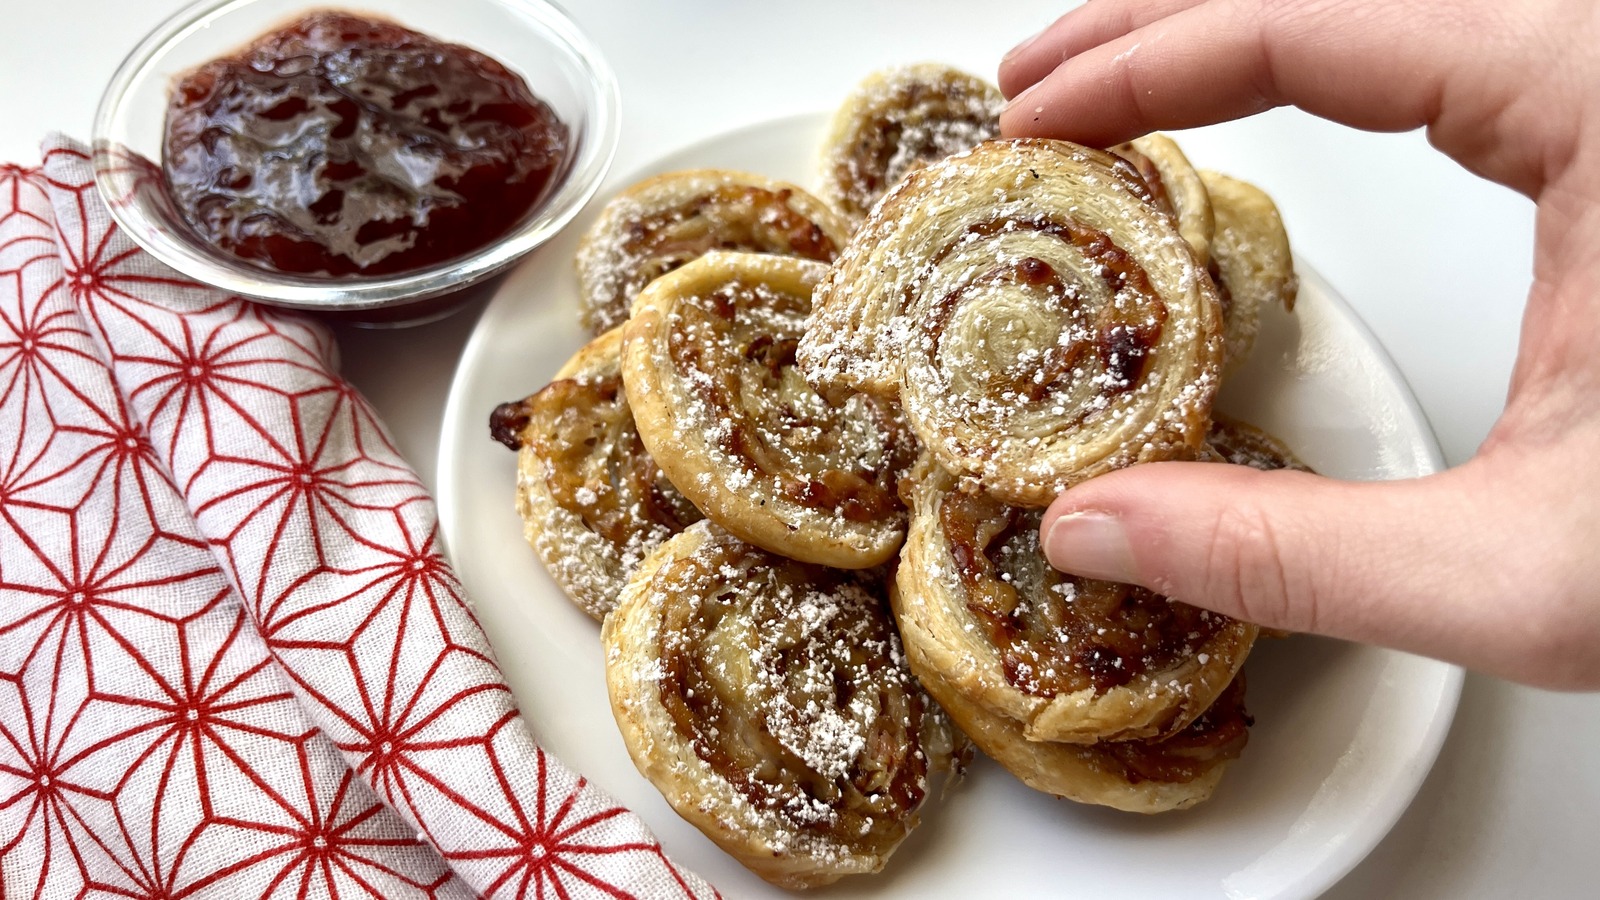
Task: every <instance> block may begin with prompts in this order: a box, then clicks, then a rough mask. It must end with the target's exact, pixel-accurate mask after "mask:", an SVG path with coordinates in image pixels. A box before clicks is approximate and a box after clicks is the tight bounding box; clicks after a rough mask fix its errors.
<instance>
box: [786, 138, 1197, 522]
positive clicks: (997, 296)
mask: <svg viewBox="0 0 1600 900" xmlns="http://www.w3.org/2000/svg"><path fill="white" fill-rule="evenodd" d="M815 302H816V310H815V314H814V316H813V317H812V322H811V325H810V327H809V328H808V330H807V331H806V334H805V337H804V338H803V339H802V340H801V343H800V349H799V355H798V358H799V361H800V364H801V366H802V368H803V370H804V371H805V373H806V375H807V377H808V378H809V379H811V381H812V383H813V384H816V385H818V387H819V389H820V390H822V391H823V392H824V393H826V394H828V395H829V396H840V395H844V394H848V392H849V391H850V390H852V389H854V390H860V391H866V392H869V393H874V394H879V395H887V396H895V395H898V397H899V398H900V401H901V404H902V406H903V408H904V412H905V416H906V420H907V422H908V423H909V424H910V426H911V428H912V430H913V431H914V432H915V433H916V435H917V437H918V439H919V440H920V441H921V442H922V443H923V445H925V446H926V447H927V448H928V449H929V450H930V451H931V452H932V453H933V454H934V456H935V457H936V458H937V460H938V462H939V464H940V465H941V466H942V467H943V468H945V469H946V470H948V471H951V472H954V473H956V474H958V475H962V476H965V477H968V478H972V479H976V480H977V481H979V482H981V483H982V484H983V485H984V487H985V489H986V490H989V491H991V492H992V493H994V494H995V495H996V496H998V497H999V498H1001V499H1003V500H1005V501H1006V502H1008V503H1011V504H1014V505H1018V506H1043V505H1045V504H1047V503H1048V502H1049V501H1050V500H1051V499H1052V498H1053V497H1054V496H1055V495H1056V494H1057V493H1059V492H1060V491H1061V490H1062V489H1063V488H1065V487H1067V486H1069V485H1071V484H1075V483H1077V482H1079V481H1082V480H1083V479H1085V478H1089V477H1091V476H1094V475H1097V474H1100V473H1102V472H1106V471H1109V470H1111V469H1114V468H1118V467H1121V466H1124V465H1129V464H1132V463H1135V462H1141V461H1146V460H1155V459H1169V458H1181V457H1188V456H1192V455H1193V454H1195V453H1197V452H1198V451H1199V449H1200V446H1201V444H1202V442H1203V440H1204V438H1205V430H1206V426H1207V423H1208V421H1209V413H1210V409H1211V403H1212V399H1213V397H1214V395H1215V392H1216V387H1217V375H1218V369H1219V367H1220V365H1221V360H1222V340H1221V335H1222V321H1221V314H1220V310H1219V306H1218V300H1217V295H1216V290H1215V288H1214V287H1213V286H1212V284H1211V279H1210V278H1208V277H1207V276H1206V273H1205V270H1204V269H1203V268H1202V267H1201V266H1200V265H1199V264H1198V262H1197V261H1196V259H1195V255H1194V251H1193V250H1192V249H1191V248H1190V246H1189V245H1188V243H1187V242H1185V241H1184V240H1183V238H1182V237H1181V236H1180V235H1179V234H1178V231H1177V229H1176V228H1175V226H1174V224H1173V220H1172V218H1171V217H1170V216H1169V215H1167V214H1166V213H1164V212H1162V211H1161V210H1160V209H1158V208H1157V207H1156V206H1155V205H1154V203H1153V200H1152V196H1151V193H1150V190H1149V188H1148V187H1147V186H1146V184H1145V182H1144V181H1143V179H1142V178H1140V177H1139V175H1138V173H1137V172H1136V171H1134V169H1133V167H1132V165H1131V164H1129V163H1128V162H1127V161H1126V160H1123V159H1121V158H1119V157H1116V156H1114V155H1111V154H1108V153H1104V152H1101V151H1098V150H1090V149H1087V148H1084V147H1079V146H1077V145H1074V144H1068V143H1064V142H1058V141H1044V140H1015V141H990V142H988V143H984V144H981V145H979V146H978V147H976V148H975V149H973V150H972V151H971V152H970V153H966V154H961V155H958V156H954V157H951V158H949V159H946V160H944V161H942V162H938V163H934V164H933V165H930V166H928V167H927V168H924V169H921V170H919V171H917V172H914V173H912V174H911V175H910V176H909V177H907V178H906V180H904V181H902V182H901V183H900V185H899V187H897V188H896V189H895V190H894V191H893V192H891V193H890V194H889V195H888V196H887V197H885V198H884V200H883V202H882V203H880V204H879V205H878V207H877V208H876V209H874V210H873V213H872V215H871V216H870V217H869V218H868V220H867V222H866V223H865V224H864V225H862V227H861V228H860V229H859V230H858V231H857V232H856V234H855V236H854V237H853V238H852V240H851V243H850V245H849V246H848V247H846V249H845V251H844V253H843V254H841V255H840V257H839V260H838V261H837V262H836V263H835V265H834V267H833V268H832V269H831V270H830V272H829V275H828V278H827V280H825V281H824V282H823V283H822V284H821V285H819V286H818V288H817V293H816V298H815Z"/></svg>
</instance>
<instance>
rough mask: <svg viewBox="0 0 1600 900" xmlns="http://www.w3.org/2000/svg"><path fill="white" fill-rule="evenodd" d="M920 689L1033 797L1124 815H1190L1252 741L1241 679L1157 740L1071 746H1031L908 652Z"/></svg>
mask: <svg viewBox="0 0 1600 900" xmlns="http://www.w3.org/2000/svg"><path fill="white" fill-rule="evenodd" d="M906 654H907V657H908V659H909V660H910V661H911V665H912V668H913V670H917V671H922V672H924V673H927V674H924V675H922V676H921V677H920V681H921V683H922V686H923V688H924V689H925V690H926V691H927V692H928V696H930V697H932V698H933V699H934V700H935V701H936V702H937V703H938V704H939V705H940V706H941V707H943V708H944V710H945V712H946V714H948V715H949V716H950V720H951V721H952V722H954V723H955V725H956V727H958V728H960V729H961V731H962V732H963V733H965V734H966V735H967V737H969V738H971V739H972V742H973V744H975V745H976V746H977V748H978V749H979V750H982V751H983V752H984V754H985V755H987V756H988V757H989V758H990V759H993V760H994V761H995V762H997V763H999V764H1000V766H1001V767H1002V768H1004V769H1006V770H1007V771H1009V772H1010V773H1011V774H1013V775H1015V776H1016V777H1017V779H1018V780H1019V781H1021V782H1022V783H1023V784H1026V785H1027V786H1028V787H1031V788H1033V789H1034V790H1037V791H1044V792H1045V793H1047V794H1054V795H1055V796H1057V797H1064V798H1066V799H1068V800H1074V801H1077V802H1079V803H1093V804H1097V805H1100V806H1109V807H1112V808H1113V809H1120V810H1123V811H1125V812H1137V813H1160V812H1168V811H1171V810H1176V809H1187V808H1188V807H1191V806H1193V805H1195V804H1196V803H1199V802H1201V801H1203V800H1206V799H1208V798H1209V797H1210V796H1211V794H1212V792H1213V791H1214V790H1215V789H1216V786H1217V783H1218V782H1219V781H1221V779H1222V774H1223V771H1224V770H1225V769H1226V768H1227V765H1228V763H1230V762H1232V761H1233V760H1235V759H1237V758H1238V757H1239V754H1240V753H1241V752H1243V750H1244V746H1245V744H1246V742H1247V741H1248V740H1249V738H1250V733H1249V730H1248V729H1249V726H1250V724H1251V719H1250V716H1249V715H1248V714H1247V713H1246V712H1245V709H1244V676H1243V675H1242V674H1241V675H1239V676H1238V677H1236V678H1235V679H1234V681H1233V683H1232V684H1231V685H1230V686H1229V687H1228V688H1227V689H1226V690H1224V691H1223V693H1222V695H1221V696H1220V697H1218V698H1217V700H1216V702H1214V703H1213V704H1212V705H1211V706H1210V708H1208V709H1207V710H1206V711H1205V712H1203V713H1201V714H1200V716H1199V717H1198V718H1196V719H1195V720H1194V721H1193V722H1191V723H1189V725H1188V726H1187V727H1185V728H1184V729H1183V730H1182V731H1179V732H1178V733H1177V734H1174V735H1172V736H1171V737H1168V738H1166V739H1164V740H1160V741H1107V742H1101V743H1096V744H1069V743H1060V742H1055V741H1034V740H1029V739H1028V738H1027V737H1026V736H1024V734H1023V729H1022V726H1021V725H1020V724H1019V723H1017V722H1016V721H1015V720H1013V719H1008V718H1006V717H1005V716H1001V715H997V714H995V713H993V712H990V711H989V710H988V709H986V708H984V706H983V705H982V704H980V703H977V702H975V701H973V700H971V699H969V698H968V697H966V696H965V695H963V694H962V693H961V692H960V691H959V690H957V689H956V688H955V687H953V686H952V685H950V684H949V683H948V682H946V681H944V680H942V679H941V678H939V677H938V676H937V674H934V673H933V672H932V670H931V669H930V668H929V666H928V664H927V661H926V660H923V659H922V658H921V657H920V655H919V650H918V649H917V648H915V647H914V646H911V645H907V647H906Z"/></svg>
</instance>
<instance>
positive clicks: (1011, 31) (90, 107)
mask: <svg viewBox="0 0 1600 900" xmlns="http://www.w3.org/2000/svg"><path fill="white" fill-rule="evenodd" d="M441 2H448V0H441ZM182 5H184V3H183V0H134V2H129V0H54V2H48V3H41V2H36V0H0V10H3V14H0V22H3V23H4V26H3V27H4V31H5V34H4V40H3V42H0V47H3V49H0V161H7V160H9V161H16V162H25V163H32V162H34V161H36V160H37V144H38V140H39V138H40V137H41V136H42V135H43V134H44V133H45V132H46V131H48V130H51V129H58V130H63V131H67V132H69V133H72V134H75V135H79V136H83V137H87V134H88V130H89V124H90V120H91V117H92V115H93V112H94V107H95V104H96V102H97V101H98V99H99V95H100V90H101V88H102V87H103V85H104V83H105V82H106V80H107V79H108V78H109V77H110V75H111V73H112V71H113V70H114V69H115V67H116V65H117V64H118V62H119V61H120V60H121V58H122V56H123V55H124V54H125V53H126V51H127V50H128V49H130V48H131V47H132V46H133V44H134V43H135V42H136V41H137V39H138V38H139V37H140V36H141V35H142V34H143V33H144V32H145V31H147V30H148V29H149V28H150V27H151V26H153V25H154V24H155V23H156V22H157V21H158V20H159V19H160V18H163V17H165V16H166V15H167V14H169V13H170V12H171V11H173V10H176V9H177V8H179V7H180V6H182ZM349 5H351V6H355V7H359V6H360V5H361V4H360V2H359V0H355V2H352V3H350V4H349ZM372 5H373V6H376V7H381V0H374V2H373V4H372ZM1070 5H1071V0H1043V2H1040V0H1010V2H1007V3H1004V4H999V3H996V4H978V3H974V2H971V0H965V2H956V0H916V2H912V0H897V2H867V0H807V2H804V3H789V4H782V3H764V2H749V0H745V2H739V0H694V2H689V0H679V2H673V3H664V2H635V3H627V2H624V0H568V6H569V8H570V9H571V12H572V13H573V15H574V17H575V18H576V19H577V20H578V21H579V23H580V24H581V25H582V26H583V27H584V28H586V29H587V30H588V31H589V32H590V34H591V35H592V36H593V37H594V38H595V40H596V41H597V42H598V43H599V45H600V47H601V48H602V50H603V51H604V52H605V54H606V55H607V56H608V58H609V59H610V61H611V64H612V66H613V67H614V68H615V69H616V72H617V76H618V79H619V81H620V82H621V85H622V95H623V127H622V143H621V146H620V148H619V150H618V153H617V159H616V164H615V166H614V167H613V170H612V171H613V173H614V175H613V178H614V179H616V180H620V179H623V178H626V176H627V174H628V173H629V172H630V171H631V170H632V169H634V168H636V167H638V166H640V165H642V164H644V163H645V162H647V161H648V160H650V159H651V158H653V157H655V156H657V155H659V154H661V153H663V152H665V151H668V150H671V149H674V148H677V147H680V146H683V145H685V144H688V143H691V142H693V141H695V140H698V139H700V138H703V137H706V136H708V135H712V134H715V133H717V132H719V131H723V130H725V129H728V128H732V127H736V126H739V125H744V124H748V123H750V122H754V121H759V120H762V119H766V118H772V117H776V116H782V115H788V114H791V113H797V112H805V111H812V110H819V109H831V108H833V107H834V106H835V105H836V104H837V103H838V101H839V99H840V98H841V97H842V96H843V95H844V93H845V92H846V91H847V90H848V89H849V88H850V86H851V85H852V84H854V83H855V81H857V80H858V79H859V78H860V77H861V76H863V75H864V74H865V73H867V72H868V71H870V70H872V69H874V68H877V67H881V66H884V65H889V64H893V63H899V62H908V61H914V60H922V59H931V60H942V61H947V62H951V63H954V64H956V65H960V66H963V67H965V68H968V69H969V70H971V71H973V72H976V73H980V74H985V75H992V73H993V72H994V68H995V65H996V64H997V62H998V60H999V58H1000V56H1001V54H1002V53H1003V52H1004V51H1005V50H1006V49H1007V48H1008V47H1010V46H1011V44H1012V43H1014V42H1015V41H1016V40H1017V39H1019V38H1021V37H1022V36H1024V35H1026V34H1028V33H1031V32H1032V31H1034V30H1036V29H1037V28H1039V27H1042V26H1043V25H1045V24H1046V23H1048V22H1049V21H1050V20H1051V19H1052V18H1053V17H1054V16H1055V15H1056V14H1058V13H1059V12H1061V11H1064V10H1065V9H1066V8H1067V7H1068V6H1070ZM980 8H981V9H982V11H980ZM1181 140H1182V143H1183V145H1184V148H1185V150H1186V151H1187V152H1188V154H1189V156H1190V157H1191V158H1192V159H1193V160H1194V161H1195V162H1196V164H1198V165H1201V166H1204V167H1214V168H1219V169H1224V170H1227V171H1231V172H1233V173H1234V174H1238V175H1242V176H1244V177H1246V178H1249V179H1250V180H1252V181H1255V182H1257V183H1259V184H1261V185H1262V186H1263V187H1265V188H1266V189H1267V190H1268V191H1269V192H1270V193H1272V194H1273V195H1274V196H1275V198H1276V199H1277V200H1278V203H1279V205H1280V206H1281V207H1282V209H1283V214H1284V218H1285V220H1286V223H1287V226H1288V228H1289V232H1290V236H1291V238H1292V239H1293V241H1294V245H1295V249H1296V250H1297V251H1298V252H1299V253H1300V254H1301V255H1302V256H1303V258H1304V259H1306V260H1307V261H1309V262H1310V263H1311V264H1312V265H1313V266H1315V267H1316V268H1317V269H1318V270H1319V271H1320V272H1322V274H1323V275H1325V276H1326V277H1327V278H1328V279H1329V281H1331V282H1332V283H1333V285H1334V286H1335V287H1336V288H1337V289H1338V290H1339V291H1340V292H1341V293H1342V294H1343V295H1344V296H1345V297H1346V298H1347V299H1348V300H1349V301H1350V302H1351V304H1352V305H1353V306H1354V307H1355V308H1356V310H1357V311H1359V312H1360V314H1361V315H1362V317H1363V318H1365V319H1366V321H1367V323H1368V324H1369V325H1371V327H1372V329H1373V331H1374V332H1376V334H1377V335H1378V337H1379V339H1380V340H1381V341H1382V342H1383V343H1384V345H1385V346H1387V347H1388V349H1389V351H1390V353H1392V354H1393V356H1394V358H1395V359H1396V361H1397V362H1398V363H1399V366H1400V369H1401V370H1402V371H1403V372H1404V373H1405V376H1406V378H1407V379H1408V380H1409V382H1410V384H1411V386H1412V388H1413V389H1414V391H1415V392H1416V394H1417V397H1418V398H1419V399H1420V401H1421V403H1422V407H1423V409H1424V410H1425V411H1426V413H1427V415H1428V417H1429V420H1430V421H1431V422H1432V424H1433V427H1434V430H1435V432H1436V433H1437V434H1438V436H1439V440H1440V443H1441V445H1442V446H1443V448H1444V453H1445V457H1446V458H1447V459H1448V460H1449V461H1450V462H1452V463H1458V462H1461V461H1462V460H1464V459H1466V458H1468V457H1469V456H1471V455H1472V453H1473V451H1474V449H1475V448H1476V447H1477V445H1478V443H1479V442H1480V441H1481V440H1482V439H1483V437H1484V435H1485V434H1486V433H1487V432H1488V429H1489V427H1490V425H1491V424H1492V423H1493V421H1494V419H1495V417H1496V416H1497V415H1498V414H1499V411H1500V408H1501V405H1502V401H1503V397H1504V394H1505V390H1506V384H1507V380H1508V376H1509V373H1510V370H1511V363H1512V360H1513V357H1514V353H1515V348H1516V336H1517V329H1518V323H1519V320H1520V317H1521V310H1522V304H1523V298H1524V296H1525V294H1526V291H1527V288H1528V284H1529V281H1530V274H1529V273H1530V269H1531V258H1532V254H1531V247H1532V236H1533V206H1532V204H1531V203H1529V202H1528V201H1527V200H1526V199H1525V198H1523V197H1520V196H1518V195H1515V194H1513V193H1511V192H1510V191H1507V190H1504V189H1502V188H1499V187H1496V186H1494V185H1491V184H1488V183H1486V182H1483V181H1480V180H1479V179H1477V178H1475V177H1474V176H1472V175H1470V174H1468V173H1466V172H1465V171H1463V170H1462V169H1460V168H1459V167H1457V166H1456V165H1455V164H1453V163H1451V162H1449V161H1448V160H1446V159H1444V158H1443V157H1441V156H1439V155H1438V154H1436V153H1434V152H1433V151H1432V149H1431V148H1430V147H1429V146H1428V144H1427V142H1426V140H1425V139H1424V137H1423V136H1422V135H1421V134H1420V133H1413V134H1406V135H1369V134H1361V133H1357V132H1353V131H1349V130H1347V129H1342V128H1339V127H1337V126H1333V125H1330V124H1328V123H1325V122H1321V121H1319V120H1316V119H1312V118H1310V117H1308V116H1305V115H1302V114H1300V113H1298V112H1294V111H1283V110H1280V111H1275V112H1272V113H1268V114H1266V115H1264V116H1260V117H1257V118H1255V119H1253V120H1249V121H1246V122H1241V123H1233V124H1230V125H1225V126H1218V127H1215V128H1211V129H1202V130H1200V131H1196V132H1191V133H1189V134H1186V135H1183V136H1181ZM483 293H485V294H486V293H487V291H485V292H483ZM483 302H484V300H483V299H482V298H480V299H478V300H476V301H474V302H473V303H472V304H470V305H469V306H468V307H467V308H466V309H465V310H464V311H463V312H461V313H459V314H458V315H456V316H454V317H452V318H450V319H448V320H446V321H444V322H441V323H437V324H435V325H431V326H428V327H426V328H418V329H412V330H401V331H356V330H344V331H342V332H341V335H340V337H341V347H342V351H343V357H344V370H345V373H346V374H347V375H348V376H349V377H350V378H351V380H353V381H354V382H355V383H356V384H357V385H358V386H359V387H360V388H361V389H362V390H363V391H365V393H366V395H367V396H368V397H369V398H370V399H371V400H372V401H373V403H374V404H376V406H377V407H378V409H379V410H380V412H382V413H383V415H384V416H385V418H386V420H387V421H388V423H389V425H390V427H391V428H392V429H393V431H394V433H395V437H396V439H397V440H398V442H399V444H400V446H401V448H402V450H404V451H405V453H406V454H407V455H408V456H409V458H410V459H411V461H412V463H413V464H414V465H415V466H416V467H417V469H418V470H419V471H420V472H421V473H422V477H423V479H424V480H425V481H426V482H428V483H429V484H433V483H436V482H435V471H436V469H435V459H436V451H437V444H438V437H439V434H438V431H439V421H440V418H441V413H442V410H443V406H444V401H445V397H446V394H447V392H448V390H449V386H450V379H451V375H452V372H453V369H454V366H455V361H456V358H457V356H458V355H459V353H460V350H461V347H462V345H463V344H464V342H465V341H466V338H467V336H468V334H469V333H470V332H471V330H472V327H473V324H474V322H475V320H476V319H477V316H478V313H479V311H480V310H481V309H482V304H483ZM552 365H553V364H552ZM532 387H536V386H530V388H532ZM1507 600H1508V602H1515V601H1516V598H1507ZM580 767H581V761H580ZM1596 850H1600V696H1596V695H1561V694H1553V693H1548V692H1543V691H1537V690H1532V689H1528V688H1524V687H1520V686H1516V685H1511V684H1508V683H1506V682H1503V681H1500V680H1497V679H1494V678H1489V677H1484V676H1478V675H1469V676H1468V678H1467V681H1466V688H1465V692H1464V693H1463V695H1462V700H1461V707H1460V710H1459V712H1458V713H1457V716H1456V721H1455V725H1454V727H1453V729H1452V730H1451V733H1450V737H1449V740H1448V741H1447V743H1446V744H1445V747H1444V750H1443V752H1442V754H1441V756H1440V757H1439V761H1438V763H1437V765H1436V766H1435V767H1434V770H1433V772H1432V773H1431V775H1430V776H1429V778H1428V780H1427V782H1426V784H1424V786H1423V788H1422V790H1421V792H1420V794H1419V795H1418V796H1417V798H1416V800H1415V802H1413V804H1412V805H1411V807H1410V809H1409V810H1408V811H1407V813H1406V814H1405V816H1404V817H1403V818H1402V819H1401V820H1400V822H1399V824H1398V825H1397V826H1396V827H1395V829H1394V830H1393V831H1392V832H1391V833H1390V835H1389V836H1388V838H1387V839H1386V840H1384V842H1383V843H1382V844H1381V845H1380V846H1379V847H1378V848H1377V849H1376V850H1375V851H1374V852H1373V853H1372V855H1371V856H1370V857H1368V858H1367V860H1366V861H1365V862H1363V863H1362V864H1361V865H1360V866H1359V867H1358V868H1357V869H1356V870H1355V871H1354V872H1352V873H1351V874H1350V875H1349V876H1348V877H1347V878H1346V879H1345V880H1344V881H1343V882H1341V883H1340V884H1339V885H1338V886H1337V887H1335V888H1334V889H1333V890H1331V891H1330V892H1328V894H1327V895H1326V896H1327V897H1329V898H1338V900H1355V898H1369V897H1391V896H1394V897H1418V898H1498V897H1509V896H1531V897H1579V896H1584V897H1590V896H1595V895H1596V888H1595V876H1594V874H1593V871H1594V860H1593V858H1592V856H1593V854H1594V852H1595V851H1596Z"/></svg>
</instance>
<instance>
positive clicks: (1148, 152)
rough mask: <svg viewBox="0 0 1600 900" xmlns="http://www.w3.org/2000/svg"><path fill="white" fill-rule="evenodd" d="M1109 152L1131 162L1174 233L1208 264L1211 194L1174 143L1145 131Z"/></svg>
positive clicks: (1212, 223) (1212, 219)
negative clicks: (1168, 218) (1174, 224)
mask: <svg viewBox="0 0 1600 900" xmlns="http://www.w3.org/2000/svg"><path fill="white" fill-rule="evenodd" d="M1111 152H1113V153H1115V154H1117V155H1118V156H1120V157H1122V158H1123V159H1126V160H1128V161H1129V162H1131V163H1133V166H1134V168H1136V169H1138V170H1139V175H1140V177H1142V178H1144V181H1145V184H1147V185H1149V187H1150V193H1151V195H1152V197H1153V199H1154V201H1155V204H1156V206H1158V207H1160V208H1161V209H1163V210H1166V211H1167V212H1168V213H1171V214H1172V217H1173V218H1174V219H1176V220H1177V222H1178V233H1179V234H1181V235H1183V239H1184V240H1185V241H1188V242H1189V247H1190V249H1192V250H1194V255H1195V258H1196V259H1198V260H1199V261H1200V265H1202V266H1204V265H1206V264H1208V263H1209V262H1210V261H1211V238H1212V234H1213V233H1214V232H1215V230H1216V219H1215V216H1214V214H1213V213H1212V209H1211V195H1210V194H1209V193H1208V192H1207V191H1206V185H1205V182H1204V181H1203V180H1201V177H1200V173H1199V172H1197V171H1195V168H1194V166H1192V165H1190V164H1189V158H1188V157H1187V156H1184V155H1183V151H1182V150H1181V149H1179V148H1178V144H1177V142H1176V141H1174V140H1173V139H1172V138H1169V137H1167V136H1166V135H1164V134H1147V135H1145V136H1144V137H1141V138H1134V139H1133V140H1131V141H1129V142H1128V143H1126V144H1119V145H1117V146H1116V147H1113V148H1111Z"/></svg>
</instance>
